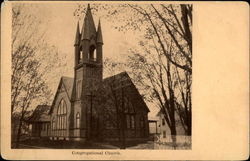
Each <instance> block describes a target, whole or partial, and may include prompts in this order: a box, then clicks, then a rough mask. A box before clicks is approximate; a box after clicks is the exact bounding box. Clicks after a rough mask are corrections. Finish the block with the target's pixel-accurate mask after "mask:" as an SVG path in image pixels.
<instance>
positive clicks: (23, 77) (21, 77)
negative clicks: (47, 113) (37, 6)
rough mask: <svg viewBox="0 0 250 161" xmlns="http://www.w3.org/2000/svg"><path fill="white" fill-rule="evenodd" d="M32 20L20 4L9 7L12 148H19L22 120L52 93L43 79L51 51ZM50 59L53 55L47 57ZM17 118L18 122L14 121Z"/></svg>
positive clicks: (37, 22) (51, 62)
mask: <svg viewBox="0 0 250 161" xmlns="http://www.w3.org/2000/svg"><path fill="white" fill-rule="evenodd" d="M40 25H41V22H39V21H38V20H37V19H36V17H35V16H34V15H32V14H30V13H28V11H27V8H26V7H25V5H24V4H15V5H13V7H12V51H11V56H12V66H11V69H12V73H11V118H12V120H18V121H17V122H12V124H15V123H18V130H17V133H16V134H12V135H16V140H12V141H16V147H18V145H19V141H20V136H21V131H22V127H23V124H24V120H25V118H26V117H27V115H28V114H29V113H30V112H29V111H30V110H31V109H32V106H33V104H34V103H35V102H37V103H40V104H47V103H49V102H50V100H51V98H52V97H51V96H52V93H51V91H50V88H49V87H48V85H47V83H46V81H45V77H46V74H48V73H49V72H50V71H51V69H52V67H53V66H54V65H55V64H56V63H55V60H58V59H56V57H53V56H51V57H49V56H48V55H50V54H51V53H52V52H56V49H55V47H51V46H49V45H48V44H47V43H46V42H45V38H44V35H45V31H43V30H41V29H40V28H39V27H40ZM51 55H53V54H51ZM15 116H18V118H14V117H15ZM15 131H16V130H13V131H12V133H14V132H15Z"/></svg>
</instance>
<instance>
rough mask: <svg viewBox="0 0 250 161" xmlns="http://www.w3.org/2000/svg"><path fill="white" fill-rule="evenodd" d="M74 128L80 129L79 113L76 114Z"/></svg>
mask: <svg viewBox="0 0 250 161" xmlns="http://www.w3.org/2000/svg"><path fill="white" fill-rule="evenodd" d="M76 128H80V113H79V112H78V113H77V114H76Z"/></svg>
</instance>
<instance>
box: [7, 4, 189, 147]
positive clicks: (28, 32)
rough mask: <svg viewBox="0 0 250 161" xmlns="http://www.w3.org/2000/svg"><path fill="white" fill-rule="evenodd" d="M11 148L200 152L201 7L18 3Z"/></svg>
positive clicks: (14, 18) (14, 19)
mask: <svg viewBox="0 0 250 161" xmlns="http://www.w3.org/2000/svg"><path fill="white" fill-rule="evenodd" d="M11 41H12V43H11V148H13V149H160V150H164V149H170V150H180V149H181V150H190V149H191V147H192V146H191V145H192V5H191V4H126V3H122V4H119V3H114V4H113V3H112V4H107V3H86V2H78V3H71V4H63V3H62V4H60V3H14V4H12V35H11Z"/></svg>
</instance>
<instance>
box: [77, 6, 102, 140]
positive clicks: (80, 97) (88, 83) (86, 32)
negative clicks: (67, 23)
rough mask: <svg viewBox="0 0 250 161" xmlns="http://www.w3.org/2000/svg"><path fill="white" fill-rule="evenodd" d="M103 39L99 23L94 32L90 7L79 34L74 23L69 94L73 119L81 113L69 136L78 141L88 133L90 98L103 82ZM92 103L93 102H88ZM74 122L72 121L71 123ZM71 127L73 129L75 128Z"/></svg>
mask: <svg viewBox="0 0 250 161" xmlns="http://www.w3.org/2000/svg"><path fill="white" fill-rule="evenodd" d="M102 46H103V37H102V30H101V23H100V20H99V23H98V27H97V29H96V27H95V23H94V20H93V16H92V13H91V9H90V6H89V5H88V7H87V11H86V14H85V17H84V20H83V25H82V29H81V32H80V27H79V23H77V29H76V37H75V43H74V47H75V67H74V87H73V93H72V104H73V110H74V112H73V113H74V118H75V117H76V115H77V113H80V116H81V117H80V118H81V119H80V127H79V130H78V129H75V128H74V132H73V133H72V135H74V136H75V137H78V136H79V137H80V138H87V136H88V135H89V134H88V130H89V122H90V120H89V116H88V115H89V108H90V106H91V105H90V101H89V95H90V94H91V93H92V91H93V90H95V89H97V87H98V85H99V84H100V83H101V82H102V80H103V52H102ZM91 104H92V101H91ZM73 122H75V121H73ZM74 127H76V126H75V125H74Z"/></svg>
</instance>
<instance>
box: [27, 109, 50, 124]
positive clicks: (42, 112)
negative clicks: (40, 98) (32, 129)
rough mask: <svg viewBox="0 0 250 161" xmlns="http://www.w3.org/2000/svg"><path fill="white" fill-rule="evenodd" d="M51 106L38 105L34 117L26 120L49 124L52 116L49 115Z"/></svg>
mask: <svg viewBox="0 0 250 161" xmlns="http://www.w3.org/2000/svg"><path fill="white" fill-rule="evenodd" d="M49 110H50V106H48V105H38V106H37V107H36V109H35V110H34V112H33V113H32V115H31V116H30V117H29V118H28V119H27V120H26V121H27V122H49V121H50V116H49V115H48V113H49Z"/></svg>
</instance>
